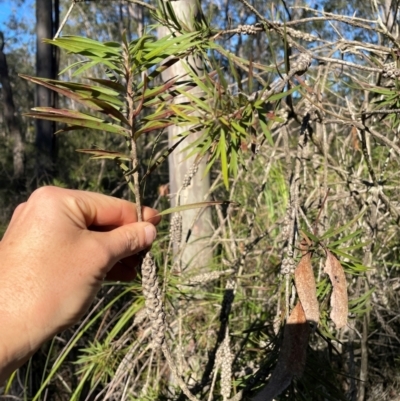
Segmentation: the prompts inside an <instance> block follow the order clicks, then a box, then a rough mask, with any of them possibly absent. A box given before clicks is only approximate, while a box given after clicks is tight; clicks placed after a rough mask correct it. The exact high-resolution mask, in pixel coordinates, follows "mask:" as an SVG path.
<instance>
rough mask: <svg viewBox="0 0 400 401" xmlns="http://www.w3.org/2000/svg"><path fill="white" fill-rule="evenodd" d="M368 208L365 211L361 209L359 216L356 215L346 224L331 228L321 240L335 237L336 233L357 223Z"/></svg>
mask: <svg viewBox="0 0 400 401" xmlns="http://www.w3.org/2000/svg"><path fill="white" fill-rule="evenodd" d="M366 210H367V209H364V210H363V211H361V213H359V214H358V215H357V216H355V217H354V219H353V220H351V221H349V222H348V223H347V224H345V225H344V226H341V227H339V228H337V229H336V230H334V229H329V230H328V231H327V232H326V233H325V234H324V235H322V237H321V240H324V239H328V238H331V237H334V236H335V235H338V234H340V233H341V232H343V231H344V230H346V229H347V228H349V227H351V226H352V225H353V224H354V223H356V222H357V221H358V220H359V219H360V218H361V217H362V215H363V214H364V213H365V212H366Z"/></svg>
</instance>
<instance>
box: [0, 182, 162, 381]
mask: <svg viewBox="0 0 400 401" xmlns="http://www.w3.org/2000/svg"><path fill="white" fill-rule="evenodd" d="M142 213H143V219H144V220H145V222H141V223H138V222H137V214H136V207H135V205H134V204H133V203H131V202H127V201H124V200H120V199H117V198H113V197H109V196H105V195H101V194H96V193H93V192H84V191H75V190H68V189H61V188H55V187H43V188H40V189H38V190H36V191H35V192H34V193H33V194H32V195H31V196H30V197H29V199H28V201H27V202H25V203H23V204H21V205H19V206H18V207H17V209H16V210H15V212H14V214H13V216H12V219H11V221H10V224H9V226H8V228H7V231H6V232H5V234H4V237H3V239H2V241H1V242H0V328H1V330H0V385H1V384H2V383H3V382H4V380H6V379H7V378H8V377H9V375H10V374H11V373H12V372H13V371H14V370H15V369H17V368H18V367H20V366H21V365H22V364H24V363H25V362H26V361H27V360H28V359H29V357H30V356H32V355H33V354H34V353H35V351H36V350H37V349H38V348H39V347H40V346H41V345H42V344H43V343H44V342H45V341H46V340H48V339H50V338H52V337H53V336H54V335H55V334H57V333H59V332H60V331H62V330H64V329H65V328H67V327H70V326H71V325H73V324H75V323H76V322H78V321H79V320H80V318H81V317H82V316H83V314H84V313H85V312H86V311H87V309H88V308H89V307H90V305H91V303H92V301H93V299H94V297H95V296H96V294H97V292H98V290H99V289H100V287H101V284H102V282H103V280H107V279H110V280H122V281H130V280H133V279H134V278H135V276H136V270H135V266H136V265H137V264H138V262H139V259H140V258H139V256H138V255H137V254H138V253H139V252H140V251H143V250H145V249H148V248H149V247H150V246H151V244H152V243H153V241H154V239H155V237H156V229H155V225H157V224H158V223H159V221H160V217H158V216H156V214H157V211H156V210H154V209H151V208H146V207H144V208H143V209H142ZM155 216H156V217H155Z"/></svg>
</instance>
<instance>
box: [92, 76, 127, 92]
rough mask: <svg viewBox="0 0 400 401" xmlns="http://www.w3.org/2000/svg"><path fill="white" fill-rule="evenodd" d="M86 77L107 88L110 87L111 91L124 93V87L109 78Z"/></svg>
mask: <svg viewBox="0 0 400 401" xmlns="http://www.w3.org/2000/svg"><path fill="white" fill-rule="evenodd" d="M87 79H89V80H91V81H93V82H96V83H98V84H100V85H103V86H105V87H106V88H108V89H112V90H113V91H116V92H118V93H120V94H121V95H125V92H126V89H125V87H124V86H123V85H121V84H120V83H119V82H114V81H111V80H109V79H99V78H90V77H88V78H87Z"/></svg>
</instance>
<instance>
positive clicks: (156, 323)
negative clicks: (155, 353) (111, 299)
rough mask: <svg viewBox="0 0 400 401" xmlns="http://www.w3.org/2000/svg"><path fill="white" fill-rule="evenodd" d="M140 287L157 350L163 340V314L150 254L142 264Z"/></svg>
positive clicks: (148, 253) (154, 266)
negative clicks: (141, 287)
mask: <svg viewBox="0 0 400 401" xmlns="http://www.w3.org/2000/svg"><path fill="white" fill-rule="evenodd" d="M142 286H143V294H144V297H145V300H146V310H147V316H148V317H149V320H150V322H151V325H152V335H153V343H154V345H155V346H156V347H157V348H158V347H159V346H161V345H162V344H163V342H164V340H165V313H164V308H163V303H162V299H161V290H160V286H159V283H158V278H157V269H156V265H155V263H154V260H153V257H152V255H151V254H150V252H147V254H146V256H145V257H144V259H143V263H142Z"/></svg>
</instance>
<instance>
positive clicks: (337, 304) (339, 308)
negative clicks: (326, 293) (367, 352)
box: [324, 250, 349, 329]
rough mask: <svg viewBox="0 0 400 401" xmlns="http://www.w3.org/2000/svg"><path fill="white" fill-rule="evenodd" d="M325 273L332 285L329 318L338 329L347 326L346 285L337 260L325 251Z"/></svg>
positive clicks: (342, 271) (341, 268)
mask: <svg viewBox="0 0 400 401" xmlns="http://www.w3.org/2000/svg"><path fill="white" fill-rule="evenodd" d="M324 271H325V273H327V274H328V275H329V278H330V280H331V283H332V287H333V289H332V295H331V307H332V310H331V314H330V317H331V319H332V321H333V323H335V325H336V328H338V329H340V328H342V327H344V326H346V324H347V315H348V313H349V309H348V308H349V304H348V297H347V283H346V276H345V274H344V270H343V267H342V265H341V264H340V262H339V261H338V260H337V258H336V257H335V256H334V255H332V253H330V252H329V251H328V250H327V251H326V263H325V269H324Z"/></svg>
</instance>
